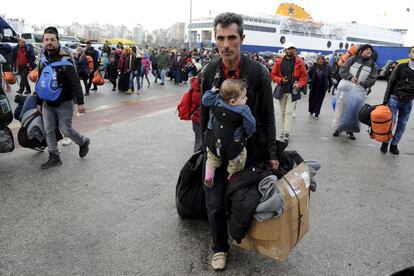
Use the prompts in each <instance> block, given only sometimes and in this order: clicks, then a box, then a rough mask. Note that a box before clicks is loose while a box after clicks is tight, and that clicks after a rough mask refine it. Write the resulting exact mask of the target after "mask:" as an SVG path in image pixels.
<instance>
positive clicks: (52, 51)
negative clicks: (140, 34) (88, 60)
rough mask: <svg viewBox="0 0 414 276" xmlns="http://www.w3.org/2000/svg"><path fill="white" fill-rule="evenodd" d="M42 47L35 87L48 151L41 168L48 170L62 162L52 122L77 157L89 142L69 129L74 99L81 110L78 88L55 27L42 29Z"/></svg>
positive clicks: (80, 96)
mask: <svg viewBox="0 0 414 276" xmlns="http://www.w3.org/2000/svg"><path fill="white" fill-rule="evenodd" d="M43 47H44V49H45V51H44V53H43V54H42V58H41V61H40V72H39V80H38V81H37V83H36V88H35V90H36V94H37V108H38V110H39V112H41V113H42V117H43V124H44V130H45V135H46V142H47V146H48V150H49V159H48V161H47V162H45V163H43V164H42V165H41V168H42V169H48V168H51V167H54V166H58V165H62V161H61V159H60V157H59V150H58V145H57V140H56V133H55V129H56V122H58V124H59V125H58V126H59V129H60V130H61V131H62V133H63V135H64V136H65V137H68V138H70V139H71V140H72V141H74V142H75V143H76V144H77V145H79V156H80V157H85V156H86V155H87V154H88V151H89V143H90V141H89V139H88V138H86V137H84V136H82V135H80V134H79V133H78V132H77V131H76V130H74V129H73V128H72V116H73V109H74V100H75V101H76V103H77V104H78V111H79V113H85V106H84V103H83V93H82V87H81V85H80V81H79V76H78V74H77V73H76V70H75V67H74V66H75V65H74V64H72V61H71V58H70V56H69V53H67V52H65V51H62V50H61V49H60V46H59V34H58V31H57V29H56V28H55V27H48V28H46V29H45V31H44V33H43Z"/></svg>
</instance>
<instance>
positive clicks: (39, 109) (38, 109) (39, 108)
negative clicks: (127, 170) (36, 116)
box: [36, 105, 42, 113]
mask: <svg viewBox="0 0 414 276" xmlns="http://www.w3.org/2000/svg"><path fill="white" fill-rule="evenodd" d="M36 107H37V111H39V113H42V106H41V105H37V106H36Z"/></svg>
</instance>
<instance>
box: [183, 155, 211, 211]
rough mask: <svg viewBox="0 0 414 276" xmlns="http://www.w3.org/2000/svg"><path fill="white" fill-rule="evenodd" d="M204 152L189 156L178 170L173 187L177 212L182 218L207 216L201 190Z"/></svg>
mask: <svg viewBox="0 0 414 276" xmlns="http://www.w3.org/2000/svg"><path fill="white" fill-rule="evenodd" d="M204 155H205V152H204V151H198V152H196V153H194V154H193V156H191V158H190V159H189V160H188V161H187V162H186V163H185V165H184V167H183V168H182V169H181V171H180V175H179V177H178V181H177V186H176V189H175V204H176V206H177V213H178V215H179V216H180V217H182V218H207V209H206V199H205V195H204V190H203V159H204Z"/></svg>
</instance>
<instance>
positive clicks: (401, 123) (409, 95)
mask: <svg viewBox="0 0 414 276" xmlns="http://www.w3.org/2000/svg"><path fill="white" fill-rule="evenodd" d="M408 57H409V60H408V62H407V63H402V64H400V65H398V66H397V68H396V69H395V70H394V71H393V72H392V74H391V77H390V79H389V81H388V85H387V90H386V92H385V95H384V104H388V106H389V107H390V109H391V112H392V118H393V120H394V122H395V123H396V125H397V128H396V130H395V132H394V137H393V138H392V140H391V146H390V152H391V153H393V154H399V153H400V151H399V150H398V143H399V142H400V140H401V137H402V135H403V134H404V131H405V127H406V125H407V122H408V119H409V118H410V113H411V110H412V108H413V99H414V46H413V47H411V48H410V52H409V54H408ZM397 115H398V120H397ZM388 144H389V142H387V143H382V145H381V152H383V153H386V152H387V149H388Z"/></svg>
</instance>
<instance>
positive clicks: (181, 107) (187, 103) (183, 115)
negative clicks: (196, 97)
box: [177, 88, 197, 121]
mask: <svg viewBox="0 0 414 276" xmlns="http://www.w3.org/2000/svg"><path fill="white" fill-rule="evenodd" d="M192 97H193V88H190V89H189V90H188V91H187V92H185V93H184V95H183V97H182V98H181V101H180V103H179V104H178V105H177V111H178V117H179V118H180V120H185V121H188V120H191V115H193V113H194V111H196V109H197V108H194V110H191V107H192V105H193V101H192V99H191V98H192Z"/></svg>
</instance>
